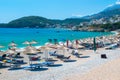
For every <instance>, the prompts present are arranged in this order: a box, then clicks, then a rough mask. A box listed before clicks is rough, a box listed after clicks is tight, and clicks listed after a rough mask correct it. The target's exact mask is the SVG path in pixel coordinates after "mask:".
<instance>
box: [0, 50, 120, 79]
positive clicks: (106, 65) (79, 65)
mask: <svg viewBox="0 0 120 80" xmlns="http://www.w3.org/2000/svg"><path fill="white" fill-rule="evenodd" d="M119 52H120V49H116V50H104V49H100V50H97V53H94V52H93V50H82V51H80V53H81V54H82V55H81V58H75V57H74V56H72V59H74V60H77V61H76V62H69V63H65V62H62V61H57V62H56V64H62V66H57V67H44V68H46V70H37V71H29V70H25V69H19V70H8V68H5V69H0V72H1V74H0V78H1V80H13V79H14V80H40V79H41V80H80V79H81V80H113V79H114V80H119V79H120V77H119V76H118V75H119V72H120V69H119V66H120V65H119V64H118V63H119V61H120V59H119V58H120V53H119ZM101 54H106V55H107V59H101V57H100V55H101ZM24 66H27V65H23V67H24Z"/></svg>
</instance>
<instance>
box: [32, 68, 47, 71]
mask: <svg viewBox="0 0 120 80" xmlns="http://www.w3.org/2000/svg"><path fill="white" fill-rule="evenodd" d="M45 70H48V68H35V69H31V70H30V71H45Z"/></svg>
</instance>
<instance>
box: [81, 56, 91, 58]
mask: <svg viewBox="0 0 120 80" xmlns="http://www.w3.org/2000/svg"><path fill="white" fill-rule="evenodd" d="M89 57H90V56H81V57H80V58H89Z"/></svg>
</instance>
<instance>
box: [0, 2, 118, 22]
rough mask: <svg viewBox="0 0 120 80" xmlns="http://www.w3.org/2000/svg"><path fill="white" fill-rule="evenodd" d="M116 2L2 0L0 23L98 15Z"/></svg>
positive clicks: (0, 3) (0, 4)
mask: <svg viewBox="0 0 120 80" xmlns="http://www.w3.org/2000/svg"><path fill="white" fill-rule="evenodd" d="M115 2H116V0H0V23H6V22H9V21H11V20H14V19H17V18H20V17H23V16H31V15H34V16H43V17H46V18H50V19H65V18H68V17H72V16H85V15H89V14H93V13H97V12H99V11H102V10H103V9H105V8H106V7H107V6H108V5H111V4H114V3H115Z"/></svg>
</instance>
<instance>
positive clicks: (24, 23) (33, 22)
mask: <svg viewBox="0 0 120 80" xmlns="http://www.w3.org/2000/svg"><path fill="white" fill-rule="evenodd" d="M84 21H88V20H87V19H80V18H67V19H65V20H55V19H47V18H44V17H40V16H27V17H22V18H19V19H16V20H12V21H10V22H9V23H7V24H2V23H1V24H0V27H8V28H23V27H29V28H36V27H37V28H46V27H52V26H53V27H57V26H56V25H58V24H59V25H64V26H65V25H66V26H67V25H73V26H74V25H78V24H80V22H84Z"/></svg>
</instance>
